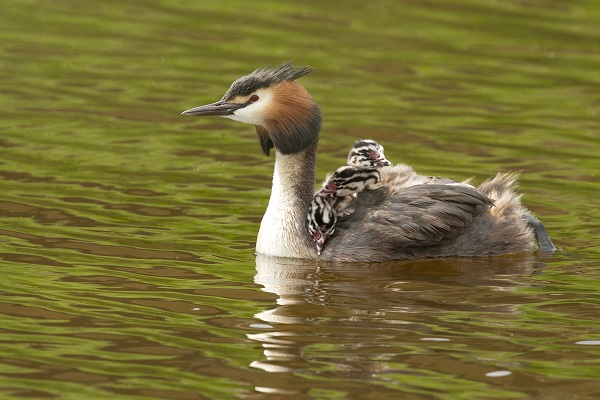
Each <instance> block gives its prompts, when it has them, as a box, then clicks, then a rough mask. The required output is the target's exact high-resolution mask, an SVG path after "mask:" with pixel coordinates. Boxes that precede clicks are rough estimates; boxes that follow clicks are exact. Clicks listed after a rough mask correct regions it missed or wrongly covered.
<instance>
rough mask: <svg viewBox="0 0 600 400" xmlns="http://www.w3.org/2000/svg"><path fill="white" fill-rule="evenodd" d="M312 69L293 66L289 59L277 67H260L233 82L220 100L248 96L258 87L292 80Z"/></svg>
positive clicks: (312, 69) (261, 87) (266, 86)
mask: <svg viewBox="0 0 600 400" xmlns="http://www.w3.org/2000/svg"><path fill="white" fill-rule="evenodd" d="M314 70H315V68H311V67H296V66H293V65H292V63H291V61H286V62H284V63H283V64H281V65H279V66H277V67H270V66H266V67H262V68H259V69H257V70H255V71H254V72H252V73H251V74H248V75H246V76H242V77H241V78H239V79H238V80H236V81H235V82H233V83H232V84H231V87H230V88H229V90H228V91H227V93H225V96H223V99H222V100H224V101H229V100H231V99H233V98H234V97H236V96H249V95H250V94H251V93H253V92H255V91H256V90H258V89H263V88H268V87H269V86H272V85H275V84H277V83H281V82H286V81H294V80H296V79H298V78H300V77H302V76H304V75H306V74H308V73H309V72H311V71H314Z"/></svg>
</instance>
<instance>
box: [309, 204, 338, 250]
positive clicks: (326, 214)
mask: <svg viewBox="0 0 600 400" xmlns="http://www.w3.org/2000/svg"><path fill="white" fill-rule="evenodd" d="M336 222H337V216H336V212H335V209H334V208H333V200H332V199H329V198H326V197H321V196H315V197H314V198H313V200H312V202H311V203H310V208H309V210H308V233H309V234H310V236H311V237H312V238H313V240H314V242H315V245H316V246H317V253H318V254H319V255H321V252H322V251H323V246H324V245H325V241H326V240H327V239H328V238H329V236H331V235H332V234H333V232H335V223H336Z"/></svg>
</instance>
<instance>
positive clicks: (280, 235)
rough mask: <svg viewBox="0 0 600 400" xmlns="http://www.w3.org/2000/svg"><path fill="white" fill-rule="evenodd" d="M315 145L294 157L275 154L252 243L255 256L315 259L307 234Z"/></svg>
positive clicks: (313, 175)
mask: <svg viewBox="0 0 600 400" xmlns="http://www.w3.org/2000/svg"><path fill="white" fill-rule="evenodd" d="M316 148H317V143H316V141H315V143H313V144H311V145H309V146H308V147H307V148H306V149H305V150H303V151H301V152H300V153H295V154H281V153H280V152H279V151H277V150H276V151H275V170H274V172H273V188H272V190H271V198H270V199H269V205H268V206H267V211H266V212H265V215H264V216H263V219H262V222H261V224H260V230H259V231H258V238H257V240H256V252H257V253H258V254H264V255H267V256H273V257H291V258H315V257H316V254H317V252H316V249H315V247H314V244H313V243H312V240H311V238H310V237H309V234H308V228H307V219H306V218H307V213H308V206H309V204H310V201H311V199H312V196H313V193H314V182H315V167H316V165H315V164H316Z"/></svg>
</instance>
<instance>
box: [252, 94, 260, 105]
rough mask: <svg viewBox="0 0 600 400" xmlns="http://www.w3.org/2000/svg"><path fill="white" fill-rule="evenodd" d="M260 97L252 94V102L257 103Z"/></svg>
mask: <svg viewBox="0 0 600 400" xmlns="http://www.w3.org/2000/svg"><path fill="white" fill-rule="evenodd" d="M258 99H260V97H258V96H257V95H255V94H253V95H252V96H250V103H256V102H257V101H258Z"/></svg>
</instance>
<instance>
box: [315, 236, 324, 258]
mask: <svg viewBox="0 0 600 400" xmlns="http://www.w3.org/2000/svg"><path fill="white" fill-rule="evenodd" d="M315 244H316V245H317V254H318V255H321V253H322V252H323V245H324V244H325V238H324V237H323V236H321V238H319V239H318V240H316V241H315Z"/></svg>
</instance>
